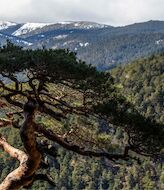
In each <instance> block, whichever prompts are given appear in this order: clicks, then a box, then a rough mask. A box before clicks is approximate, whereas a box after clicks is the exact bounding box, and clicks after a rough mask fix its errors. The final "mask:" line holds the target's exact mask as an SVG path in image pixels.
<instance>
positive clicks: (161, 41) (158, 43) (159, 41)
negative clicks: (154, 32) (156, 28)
mask: <svg viewBox="0 0 164 190" xmlns="http://www.w3.org/2000/svg"><path fill="white" fill-rule="evenodd" d="M155 43H156V44H157V45H160V44H164V40H162V39H160V40H157V41H156V42H155Z"/></svg>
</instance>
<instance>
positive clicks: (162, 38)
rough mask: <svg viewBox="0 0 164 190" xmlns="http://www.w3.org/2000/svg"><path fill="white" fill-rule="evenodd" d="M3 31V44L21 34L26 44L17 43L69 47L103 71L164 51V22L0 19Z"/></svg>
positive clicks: (29, 45) (33, 46)
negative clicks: (113, 23)
mask: <svg viewBox="0 0 164 190" xmlns="http://www.w3.org/2000/svg"><path fill="white" fill-rule="evenodd" d="M0 33H1V34H3V35H5V37H4V38H3V37H2V36H1V38H0V43H1V44H3V43H5V40H6V36H9V39H11V37H12V38H13V39H15V37H19V39H21V40H23V41H25V42H26V43H23V44H22V42H20V43H19V41H16V43H17V44H18V45H23V46H24V47H27V48H33V49H35V48H42V47H43V46H44V47H46V48H53V49H56V48H65V49H67V48H68V49H70V50H72V51H75V52H77V55H78V57H79V58H80V59H82V60H84V61H86V62H87V63H90V64H93V65H95V66H97V68H98V69H101V70H106V69H109V68H112V67H115V66H116V65H118V64H124V63H128V62H130V61H132V60H135V59H137V58H140V57H145V56H148V55H151V54H153V53H158V52H164V21H149V22H144V23H136V24H132V25H128V26H124V27H112V26H108V25H104V24H98V23H94V22H84V21H79V22H72V21H70V22H58V23H54V24H53V23H22V24H16V23H14V24H13V23H10V22H6V24H5V23H2V24H1V22H0ZM16 39H17V38H16ZM11 41H12V40H11ZM13 42H14V43H15V40H13Z"/></svg>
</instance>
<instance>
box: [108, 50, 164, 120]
mask: <svg viewBox="0 0 164 190" xmlns="http://www.w3.org/2000/svg"><path fill="white" fill-rule="evenodd" d="M112 75H113V76H114V77H115V82H116V83H117V87H119V88H120V90H121V91H122V93H123V94H125V95H126V97H127V98H128V100H129V101H131V102H133V103H134V104H135V105H136V106H137V107H138V109H139V111H140V112H142V113H143V114H144V115H145V116H151V117H152V118H154V119H156V120H158V122H161V123H164V53H162V54H160V55H154V56H151V57H149V58H147V59H139V60H137V61H135V62H133V63H131V64H128V65H126V66H124V67H122V66H120V67H118V68H116V69H114V70H112Z"/></svg>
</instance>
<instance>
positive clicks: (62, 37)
mask: <svg viewBox="0 0 164 190" xmlns="http://www.w3.org/2000/svg"><path fill="white" fill-rule="evenodd" d="M67 36H68V35H58V36H55V37H54V39H57V40H61V39H64V38H66V37H67Z"/></svg>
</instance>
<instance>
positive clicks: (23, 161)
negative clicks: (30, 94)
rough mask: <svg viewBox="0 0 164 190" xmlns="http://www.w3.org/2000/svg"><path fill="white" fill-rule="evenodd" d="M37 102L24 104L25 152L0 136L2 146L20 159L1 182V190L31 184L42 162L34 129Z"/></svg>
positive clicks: (23, 129) (9, 189) (22, 135)
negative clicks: (16, 166) (17, 165)
mask: <svg viewBox="0 0 164 190" xmlns="http://www.w3.org/2000/svg"><path fill="white" fill-rule="evenodd" d="M35 109H36V104H35V102H32V101H31V100H29V101H28V102H27V103H26V104H25V106H24V118H25V121H24V123H23V125H22V127H21V129H20V136H21V139H22V142H23V145H24V148H25V152H23V151H21V150H18V149H16V148H14V147H12V146H11V145H9V144H8V143H7V142H6V140H5V139H4V138H0V146H1V147H2V148H3V149H4V151H6V152H7V153H9V154H10V156H12V157H14V158H16V159H18V160H19V162H20V165H19V167H18V168H17V169H15V170H14V171H12V172H11V173H10V174H8V176H7V177H6V178H5V179H4V181H3V182H2V183H1V184H0V190H11V189H12V190H16V189H19V188H20V187H23V186H28V185H30V184H31V183H32V182H33V180H34V176H35V172H36V171H37V169H38V168H39V166H40V163H41V154H40V152H39V150H38V149H37V143H36V138H35V133H34V132H35V130H34V117H35Z"/></svg>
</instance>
